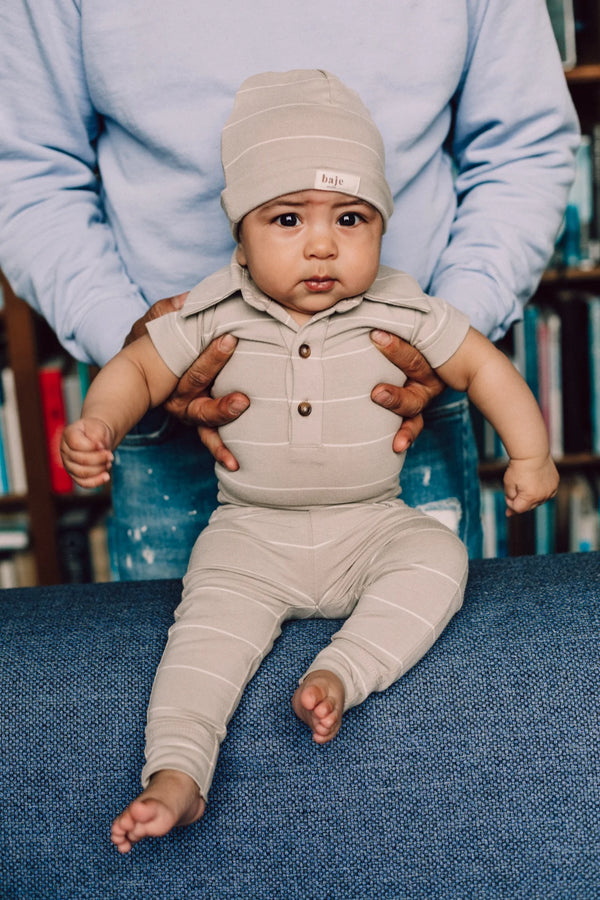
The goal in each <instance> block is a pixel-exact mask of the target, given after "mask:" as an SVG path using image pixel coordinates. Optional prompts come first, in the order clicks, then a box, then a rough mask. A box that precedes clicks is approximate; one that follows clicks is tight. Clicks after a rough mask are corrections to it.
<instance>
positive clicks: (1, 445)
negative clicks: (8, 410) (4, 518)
mask: <svg viewBox="0 0 600 900" xmlns="http://www.w3.org/2000/svg"><path fill="white" fill-rule="evenodd" d="M5 434H6V423H5V415H4V391H3V390H2V382H1V381H0V495H5V494H8V493H9V492H10V483H9V478H8V464H7V459H6V447H5Z"/></svg>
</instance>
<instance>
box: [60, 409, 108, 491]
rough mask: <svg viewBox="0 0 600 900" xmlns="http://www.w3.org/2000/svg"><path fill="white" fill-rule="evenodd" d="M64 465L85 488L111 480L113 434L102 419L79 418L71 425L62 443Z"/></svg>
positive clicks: (67, 428) (65, 431)
mask: <svg viewBox="0 0 600 900" xmlns="http://www.w3.org/2000/svg"><path fill="white" fill-rule="evenodd" d="M60 453H61V456H62V460H63V465H64V467H65V469H66V470H67V472H68V473H69V475H70V476H71V478H73V479H74V481H76V482H77V484H78V485H80V486H81V487H85V488H93V487H98V486H99V485H101V484H104V483H105V482H107V481H108V480H109V478H110V475H109V474H108V473H109V472H110V469H111V466H112V461H113V454H112V434H111V431H110V428H109V427H108V425H106V424H105V423H104V422H102V420H101V419H91V418H87V419H78V420H77V422H73V424H72V425H67V427H66V428H65V430H64V431H63V435H62V439H61V442H60Z"/></svg>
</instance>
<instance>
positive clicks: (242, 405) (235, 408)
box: [229, 399, 250, 416]
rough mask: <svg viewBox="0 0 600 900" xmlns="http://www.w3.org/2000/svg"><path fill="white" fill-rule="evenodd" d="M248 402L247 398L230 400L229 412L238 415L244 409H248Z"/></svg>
mask: <svg viewBox="0 0 600 900" xmlns="http://www.w3.org/2000/svg"><path fill="white" fill-rule="evenodd" d="M249 405H250V403H249V401H248V400H242V399H239V400H232V401H231V403H230V404H229V412H230V413H231V415H232V416H239V414H240V413H243V412H244V410H245V409H248V407H249Z"/></svg>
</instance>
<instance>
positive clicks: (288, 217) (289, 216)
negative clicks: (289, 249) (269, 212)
mask: <svg viewBox="0 0 600 900" xmlns="http://www.w3.org/2000/svg"><path fill="white" fill-rule="evenodd" d="M275 221H276V222H277V224H278V225H283V227H284V228H294V226H296V225H297V224H298V223H299V221H300V219H299V218H298V216H297V215H296V213H282V214H281V215H280V216H277V218H276V220H275Z"/></svg>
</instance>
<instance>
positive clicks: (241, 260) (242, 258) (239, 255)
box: [235, 243, 248, 266]
mask: <svg viewBox="0 0 600 900" xmlns="http://www.w3.org/2000/svg"><path fill="white" fill-rule="evenodd" d="M235 258H236V262H237V263H238V265H240V266H247V265H248V260H247V259H246V254H245V252H244V248H243V246H242V244H241V243H240V244H238V245H237V249H236V251H235Z"/></svg>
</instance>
